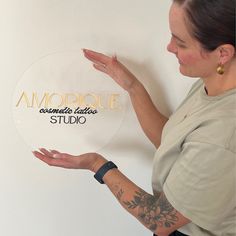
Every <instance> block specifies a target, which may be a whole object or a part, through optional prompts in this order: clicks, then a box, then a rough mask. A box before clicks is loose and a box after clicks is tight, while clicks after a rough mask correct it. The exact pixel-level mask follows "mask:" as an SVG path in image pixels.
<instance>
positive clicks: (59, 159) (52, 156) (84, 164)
mask: <svg viewBox="0 0 236 236" xmlns="http://www.w3.org/2000/svg"><path fill="white" fill-rule="evenodd" d="M39 150H40V152H38V151H33V154H34V156H36V157H37V158H38V159H40V160H41V161H43V162H45V163H47V164H48V165H50V166H57V167H63V168H68V169H88V170H91V171H93V172H96V171H97V170H98V169H99V168H100V167H101V166H102V165H103V164H104V163H106V162H107V160H106V159H105V158H104V157H102V156H101V155H99V154H98V153H86V154H82V155H79V156H73V155H70V154H67V153H61V152H58V151H56V150H50V151H49V150H47V149H45V148H40V149H39Z"/></svg>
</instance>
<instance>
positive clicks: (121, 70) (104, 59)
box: [83, 49, 138, 92]
mask: <svg viewBox="0 0 236 236" xmlns="http://www.w3.org/2000/svg"><path fill="white" fill-rule="evenodd" d="M83 52H84V56H85V57H86V58H87V59H88V60H90V61H92V62H93V63H94V64H93V66H94V67H95V68H96V69H97V70H99V71H101V72H104V73H106V74H107V75H109V76H110V77H111V78H112V79H113V80H114V81H115V82H116V83H117V84H119V85H120V86H121V87H122V88H123V89H125V90H126V91H127V92H130V90H131V89H132V87H133V85H134V84H135V83H136V82H138V80H137V78H136V77H135V76H134V75H133V74H132V73H131V72H130V71H129V70H128V69H127V68H126V67H125V66H124V65H122V64H121V63H120V62H119V61H118V60H117V58H116V56H113V57H109V56H106V55H104V54H101V53H98V52H94V51H91V50H88V49H83Z"/></svg>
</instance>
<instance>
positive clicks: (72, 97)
mask: <svg viewBox="0 0 236 236" xmlns="http://www.w3.org/2000/svg"><path fill="white" fill-rule="evenodd" d="M65 106H66V107H70V108H77V107H78V106H80V105H79V97H78V96H76V94H75V93H66V94H65Z"/></svg>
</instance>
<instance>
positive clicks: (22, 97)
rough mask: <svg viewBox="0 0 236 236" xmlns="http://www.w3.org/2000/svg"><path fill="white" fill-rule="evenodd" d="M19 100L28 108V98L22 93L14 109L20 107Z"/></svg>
mask: <svg viewBox="0 0 236 236" xmlns="http://www.w3.org/2000/svg"><path fill="white" fill-rule="evenodd" d="M21 100H23V102H25V103H26V105H27V107H30V102H29V99H28V97H27V94H26V92H23V93H22V95H21V97H20V99H19V101H18V102H17V104H16V107H18V106H19V105H20V103H21Z"/></svg>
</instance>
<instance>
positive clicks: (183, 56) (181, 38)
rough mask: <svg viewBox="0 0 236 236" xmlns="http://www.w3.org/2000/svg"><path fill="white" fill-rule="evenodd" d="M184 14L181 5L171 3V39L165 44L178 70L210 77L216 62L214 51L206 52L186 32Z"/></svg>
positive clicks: (184, 73) (187, 73)
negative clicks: (175, 61)
mask: <svg viewBox="0 0 236 236" xmlns="http://www.w3.org/2000/svg"><path fill="white" fill-rule="evenodd" d="M186 20H187V18H186V16H185V13H184V10H183V8H182V7H181V6H179V5H177V4H175V3H173V4H172V6H171V8H170V13H169V25H170V31H171V34H172V36H171V40H170V43H169V44H168V46H167V49H168V51H169V52H171V53H174V54H175V55H176V57H177V58H178V61H179V65H180V67H179V70H180V72H181V73H182V74H183V75H186V76H190V77H202V78H204V77H210V76H213V74H215V72H216V67H217V64H218V61H217V56H216V52H215V51H213V52H207V51H206V50H204V49H203V48H202V47H201V45H200V43H199V42H198V41H197V40H196V39H194V38H193V37H192V36H191V35H190V33H189V32H188V28H187V25H186Z"/></svg>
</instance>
